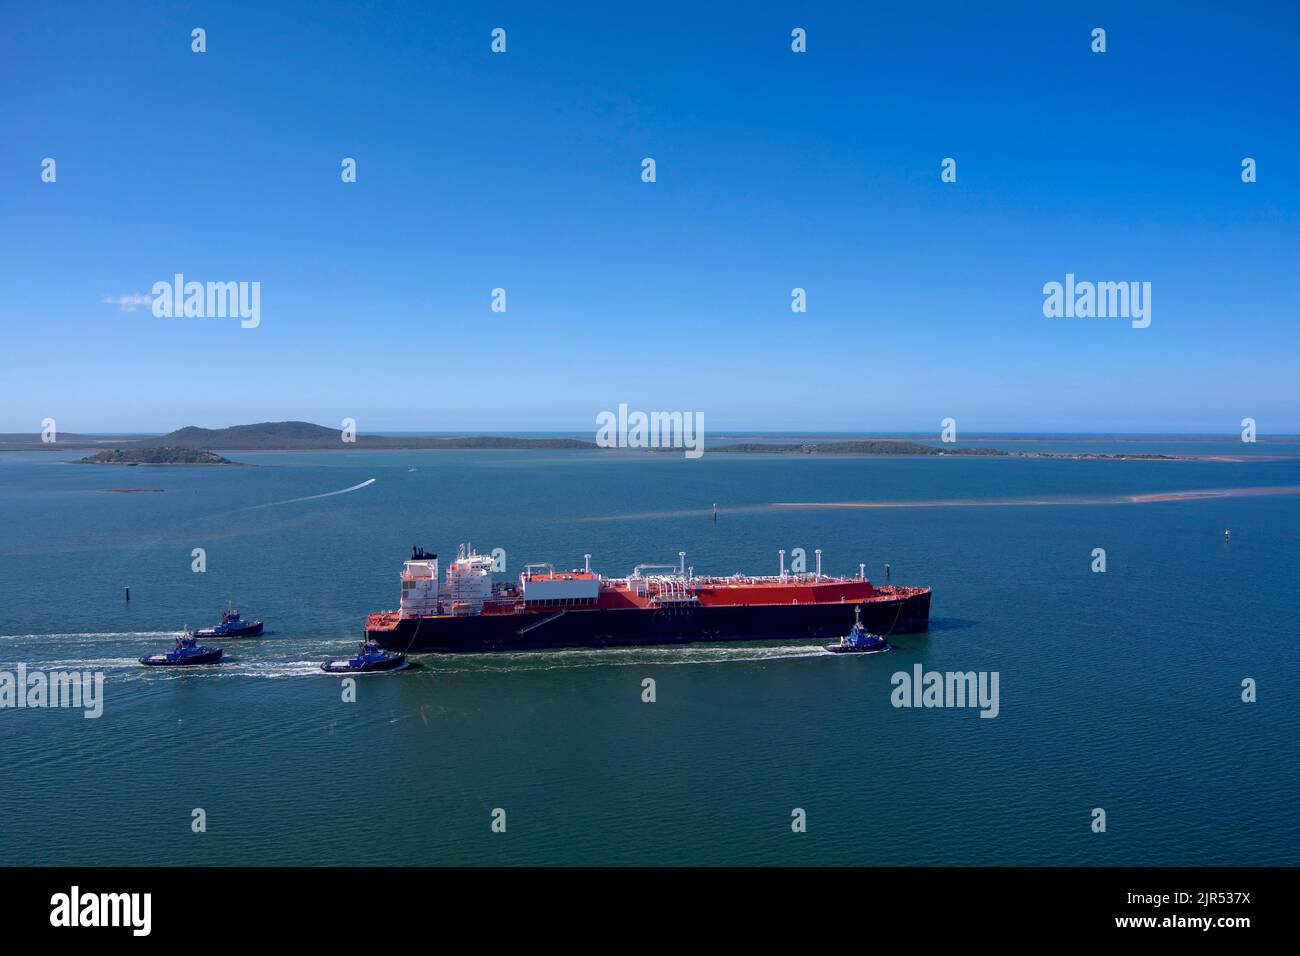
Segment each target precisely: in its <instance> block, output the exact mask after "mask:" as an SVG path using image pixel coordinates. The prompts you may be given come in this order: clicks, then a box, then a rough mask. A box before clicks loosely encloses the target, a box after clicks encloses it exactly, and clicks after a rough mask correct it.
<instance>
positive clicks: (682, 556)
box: [677, 551, 686, 575]
mask: <svg viewBox="0 0 1300 956" xmlns="http://www.w3.org/2000/svg"><path fill="white" fill-rule="evenodd" d="M677 562H678V563H677V573H678V574H681V575H685V574H686V552H685V551H678V552H677Z"/></svg>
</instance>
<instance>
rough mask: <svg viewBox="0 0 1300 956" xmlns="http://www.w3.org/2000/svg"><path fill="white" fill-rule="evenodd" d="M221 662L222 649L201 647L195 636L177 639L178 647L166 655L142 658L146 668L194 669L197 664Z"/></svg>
mask: <svg viewBox="0 0 1300 956" xmlns="http://www.w3.org/2000/svg"><path fill="white" fill-rule="evenodd" d="M220 661H221V648H219V647H200V646H199V639H198V638H197V637H195V636H194V635H193V634H187V635H185V636H184V637H178V638H176V647H175V648H174V649H172V650H170V651H168V652H167V653H166V654H150V655H149V656H148V657H142V658H140V663H141V664H144V665H145V666H146V667H192V666H194V665H196V664H217V663H219V662H220Z"/></svg>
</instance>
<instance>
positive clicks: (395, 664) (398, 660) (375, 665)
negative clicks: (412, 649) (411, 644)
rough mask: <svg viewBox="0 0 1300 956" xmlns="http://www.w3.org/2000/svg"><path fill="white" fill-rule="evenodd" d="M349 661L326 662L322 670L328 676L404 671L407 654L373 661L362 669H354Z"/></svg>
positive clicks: (321, 667) (361, 667) (363, 665)
mask: <svg viewBox="0 0 1300 956" xmlns="http://www.w3.org/2000/svg"><path fill="white" fill-rule="evenodd" d="M349 660H350V659H344V660H338V661H326V662H325V663H324V664H322V665H321V666H320V669H321V670H323V671H324V672H325V673H326V674H382V673H385V672H386V671H397V670H403V669H404V668H405V667H406V666H407V663H406V655H405V654H398V655H397V656H396V657H390V658H389V659H388V660H383V661H371V662H370V663H368V664H362V665H361V666H360V667H353V666H352V665H351V664H350V663H349Z"/></svg>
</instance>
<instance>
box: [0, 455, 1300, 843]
mask: <svg viewBox="0 0 1300 956" xmlns="http://www.w3.org/2000/svg"><path fill="white" fill-rule="evenodd" d="M995 444H996V443H995ZM1003 445H1004V447H1006V446H1007V444H1006V443H1003ZM1025 445H1026V446H1027V447H1026V449H1025V450H1030V451H1033V450H1072V448H1071V445H1070V443H1069V442H1068V441H1066V442H1063V443H1061V444H1060V447H1054V448H1047V447H1044V446H1043V445H1042V444H1041V443H1025ZM1245 448H1247V446H1243V445H1241V444H1239V443H1226V442H1225V443H1223V444H1222V445H1221V446H1220V445H1216V444H1214V443H1206V442H1193V443H1186V444H1179V443H1163V442H1142V443H1141V450H1143V451H1148V452H1150V451H1155V452H1160V453H1166V454H1180V453H1181V454H1200V455H1216V454H1221V455H1225V456H1234V455H1240V454H1241V453H1242V451H1243V449H1245ZM1295 448H1296V446H1294V445H1290V446H1288V445H1275V446H1268V447H1266V446H1262V445H1261V446H1254V447H1253V448H1249V449H1248V450H1249V451H1250V452H1252V453H1255V454H1257V455H1263V454H1265V453H1267V454H1268V455H1269V456H1272V455H1281V456H1288V455H1295V454H1298V453H1300V452H1297V451H1296V450H1295ZM1078 450H1082V451H1086V452H1097V451H1102V452H1107V451H1109V452H1134V451H1136V450H1138V449H1137V448H1135V447H1134V444H1133V443H1115V444H1113V445H1107V444H1105V443H1098V442H1095V441H1089V442H1087V443H1084V444H1082V445H1081V446H1080V447H1079V449H1078ZM62 457H64V456H61V455H57V454H51V453H15V454H3V455H0V671H10V672H12V671H14V670H15V669H16V668H17V666H18V664H20V663H23V664H26V665H27V667H28V668H33V669H35V668H39V669H46V670H49V669H69V668H77V669H89V670H97V671H101V672H103V674H104V675H105V679H106V683H105V701H104V711H103V716H102V717H100V718H99V719H95V720H87V719H85V718H84V717H83V716H82V715H81V712H80V711H75V710H54V709H45V710H36V709H22V710H18V709H5V710H0V820H3V824H0V864H23V863H28V864H34V863H46V864H149V863H162V864H352V863H359V864H368V863H397V864H475V863H487V864H603V863H613V864H632V863H642V864H884V865H895V864H975V865H983V864H1131V865H1163V864H1173V865H1177V864H1294V863H1296V862H1297V856H1298V850H1300V810H1298V809H1297V806H1298V804H1297V802H1296V793H1297V791H1298V790H1300V759H1297V758H1298V757H1300V706H1298V704H1300V699H1298V696H1300V695H1298V694H1297V677H1300V666H1298V664H1300V652H1298V651H1297V644H1296V641H1297V621H1300V591H1298V589H1297V586H1296V579H1297V574H1296V572H1297V563H1298V562H1297V558H1296V542H1297V541H1298V540H1300V495H1295V494H1268V495H1242V494H1234V495H1226V496H1221V497H1210V498H1199V499H1194V500H1162V501H1150V502H1144V503H1133V502H1130V501H1127V500H1125V499H1126V497H1127V496H1132V495H1152V494H1162V493H1166V492H1183V491H1195V490H1204V489H1249V488H1264V487H1268V488H1285V487H1296V486H1300V459H1297V458H1294V457H1281V458H1277V459H1273V458H1271V457H1266V458H1261V459H1260V460H1249V461H1244V462H1232V461H1206V462H1183V461H1179V462H1158V461H1157V462H1143V461H1130V462H1105V461H1071V460H1064V461H1050V460H1036V459H1008V460H994V459H959V458H945V459H930V458H830V457H793V458H792V457H776V456H772V457H767V456H731V455H708V454H706V455H705V456H704V458H702V459H700V460H698V461H687V460H685V459H683V458H679V457H676V456H671V455H658V456H644V455H635V454H627V455H622V454H611V453H603V454H596V453H573V452H565V453H539V452H490V453H484V452H333V453H276V454H271V453H258V454H248V453H244V454H233V455H232V457H235V458H237V459H239V460H242V461H247V462H251V463H253V464H255V465H256V467H250V468H229V469H199V468H193V469H187V468H95V467H90V466H77V465H71V464H65V463H63V462H61V461H60V460H59V459H60V458H62ZM372 478H373V479H375V480H374V482H373V483H372V484H369V485H366V486H365V487H362V488H359V489H357V490H354V491H350V492H347V493H344V494H335V495H328V493H330V492H335V491H340V490H342V489H346V488H351V487H353V486H356V485H359V484H361V483H363V482H366V481H368V480H369V479H372ZM126 487H132V488H159V489H163V490H162V491H161V492H141V493H133V494H123V493H112V492H109V491H106V490H105V489H110V488H126ZM318 495H328V496H326V497H314V496H318ZM302 499H305V500H302ZM993 499H998V500H1005V499H1017V500H1023V501H1025V502H1032V503H1017V504H1001V505H995V506H980V505H979V504H978V502H980V501H989V500H993ZM882 501H883V502H892V503H893V505H894V506H893V507H888V508H864V507H844V506H837V507H788V506H786V505H788V504H789V503H804V504H807V503H812V502H820V503H827V502H840V503H843V502H859V503H861V502H882ZM917 501H926V502H936V501H945V502H949V504H947V505H945V506H936V505H933V504H932V505H929V506H925V507H907V506H905V505H906V503H907V502H917ZM963 502H964V503H963ZM714 503H716V504H717V505H718V508H719V516H718V520H717V521H716V522H715V521H713V520H712V517H711V511H712V506H713V505H714ZM1226 528H1230V529H1231V530H1232V538H1231V541H1230V542H1225V540H1224V534H1223V532H1224V530H1225V529H1226ZM460 542H471V543H473V544H474V545H475V546H476V547H477V548H478V550H479V551H490V550H491V549H493V548H497V547H500V548H503V549H505V551H506V556H507V557H506V559H507V565H508V569H509V571H510V573H511V574H515V573H517V572H518V570H519V569H520V568H521V567H522V566H523V564H525V563H528V562H535V561H549V562H552V563H554V564H556V565H557V566H560V567H574V566H580V565H581V563H582V555H583V553H584V552H590V553H591V554H592V555H593V559H592V563H593V566H594V567H595V568H596V569H598V570H600V571H602V572H604V573H606V574H618V575H621V574H624V573H626V572H627V571H629V570H630V569H631V568H632V567H633V566H634V565H635V564H638V563H641V562H651V561H653V562H674V561H676V559H677V552H678V551H679V550H684V551H686V552H687V563H688V564H691V565H692V566H694V567H695V568H696V569H697V571H708V572H716V573H731V572H734V571H738V570H744V571H750V572H762V573H772V572H775V570H776V568H777V549H779V548H785V549H786V550H787V552H791V551H792V550H793V549H794V548H799V547H802V548H804V549H806V552H807V555H808V560H809V566H810V568H811V562H812V554H813V549H814V548H821V549H823V554H824V559H823V560H824V569H825V570H826V571H827V572H832V573H855V572H856V570H857V566H858V563H859V562H864V563H865V564H866V565H867V571H868V575H869V576H871V577H872V578H873V579H875V580H879V579H880V578H881V577H882V576H883V573H882V569H883V565H884V563H885V562H889V563H890V564H891V565H892V569H893V581H894V582H895V583H916V584H928V585H932V586H933V587H934V588H935V596H934V604H933V611H932V613H933V626H932V629H931V631H930V632H929V633H928V634H923V635H913V636H908V637H903V638H899V639H897V640H896V641H895V643H896V644H897V645H898V647H897V649H896V650H895V651H894V652H892V653H889V654H884V655H876V656H869V657H849V658H842V657H838V656H835V655H829V654H825V653H823V652H821V651H820V649H819V648H817V647H816V646H811V647H810V646H803V645H799V644H781V643H768V644H762V645H754V646H735V645H732V646H726V647H716V646H693V647H688V648H672V649H656V648H646V649H634V650H619V651H561V652H533V653H527V654H500V655H485V656H474V657H470V656H461V657H426V658H423V659H422V663H423V667H422V668H421V669H419V670H415V671H410V672H406V673H400V674H391V675H375V676H368V677H363V678H361V679H360V680H359V681H358V699H357V700H356V702H354V703H345V702H343V701H342V699H341V692H340V687H341V685H340V681H339V679H338V678H333V677H327V676H325V675H322V674H320V673H319V672H318V669H317V667H318V664H319V663H320V661H322V660H324V659H326V658H327V657H334V656H340V655H342V654H344V653H346V652H347V651H348V650H349V649H350V648H351V646H352V645H353V644H354V643H355V642H356V641H357V640H358V639H359V637H360V634H361V628H362V624H363V622H364V618H365V615H366V613H367V612H368V611H373V610H380V609H387V608H391V607H394V606H395V605H396V602H397V593H398V587H397V585H398V581H397V573H398V571H399V569H400V564H401V561H402V559H403V558H404V557H405V556H406V554H407V553H408V552H409V548H410V547H411V545H414V544H419V545H421V546H423V547H425V548H428V549H432V550H435V551H437V552H439V553H440V554H441V555H443V556H447V555H450V554H454V552H455V547H456V545H457V544H458V543H460ZM194 548H203V549H205V551H206V561H207V570H206V572H205V573H195V572H193V571H192V570H191V562H192V561H193V558H192V556H191V555H192V550H193V549H194ZM1095 548H1104V549H1105V552H1106V560H1107V570H1106V572H1105V573H1101V574H1098V573H1093V572H1092V570H1091V565H1092V562H1093V557H1092V552H1093V550H1094V549H1095ZM127 585H129V586H130V588H131V598H132V599H131V601H130V602H129V603H127V602H125V601H124V600H123V597H122V588H123V587H124V586H127ZM228 599H233V600H234V601H235V602H236V604H237V606H239V607H240V608H241V609H242V610H243V611H244V612H245V614H246V615H247V616H256V617H260V618H263V619H264V620H266V621H267V634H266V636H265V637H264V638H263V639H261V640H246V641H235V640H229V641H226V642H225V644H224V646H225V648H226V653H227V662H226V663H225V664H223V665H222V666H220V667H219V668H208V669H203V670H202V672H180V673H177V672H161V673H155V672H152V671H145V670H144V669H143V668H141V667H139V666H138V665H136V664H135V659H136V658H138V657H139V656H140V655H142V654H144V653H146V652H153V651H156V650H161V649H165V647H166V646H168V645H169V644H170V643H171V641H172V639H173V637H174V635H175V634H176V633H177V632H179V631H180V630H181V629H182V628H183V627H184V626H186V625H190V626H196V625H207V624H210V623H214V622H215V620H216V619H217V618H218V617H219V614H220V611H221V610H222V609H223V608H224V607H225V603H226V601H227V600H228ZM917 663H919V664H921V665H923V667H924V668H925V669H927V670H938V671H972V670H973V671H989V672H997V674H998V675H999V689H1000V700H999V707H1000V711H999V714H998V716H997V717H996V719H981V718H980V717H979V716H978V711H976V710H973V709H956V708H953V709H906V708H895V707H893V706H892V705H891V702H890V693H891V690H892V685H891V675H892V674H893V673H894V672H896V671H907V672H910V671H911V669H912V667H913V665H914V664H917ZM1248 677H1249V678H1253V679H1254V680H1255V681H1256V682H1257V685H1258V700H1257V702H1255V703H1244V702H1243V701H1242V700H1241V693H1242V681H1243V679H1245V678H1248ZM645 678H653V679H654V681H655V682H656V696H657V699H656V701H655V702H654V703H644V702H642V699H641V694H642V681H643V679H645ZM1097 807H1100V808H1103V809H1104V810H1105V812H1106V824H1107V825H1106V832H1105V833H1094V832H1092V829H1091V823H1092V819H1093V818H1092V811H1093V809H1094V808H1097ZM195 808H202V809H203V810H204V811H205V813H206V820H207V829H206V832H202V833H195V832H193V831H192V829H191V820H192V813H193V811H194V810H195ZM495 808H501V809H504V810H505V813H506V832H504V833H493V832H492V830H491V827H490V824H491V821H492V813H493V810H494V809H495ZM795 808H800V809H802V810H804V811H805V813H806V819H807V831H806V832H803V833H795V832H792V829H791V819H792V816H791V814H792V811H794V810H795Z"/></svg>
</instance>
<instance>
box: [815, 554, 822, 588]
mask: <svg viewBox="0 0 1300 956" xmlns="http://www.w3.org/2000/svg"><path fill="white" fill-rule="evenodd" d="M813 553H814V554H816V555H817V580H818V581H820V580H821V579H822V549H821V548H818V549H817V550H816V551H814V552H813Z"/></svg>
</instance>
